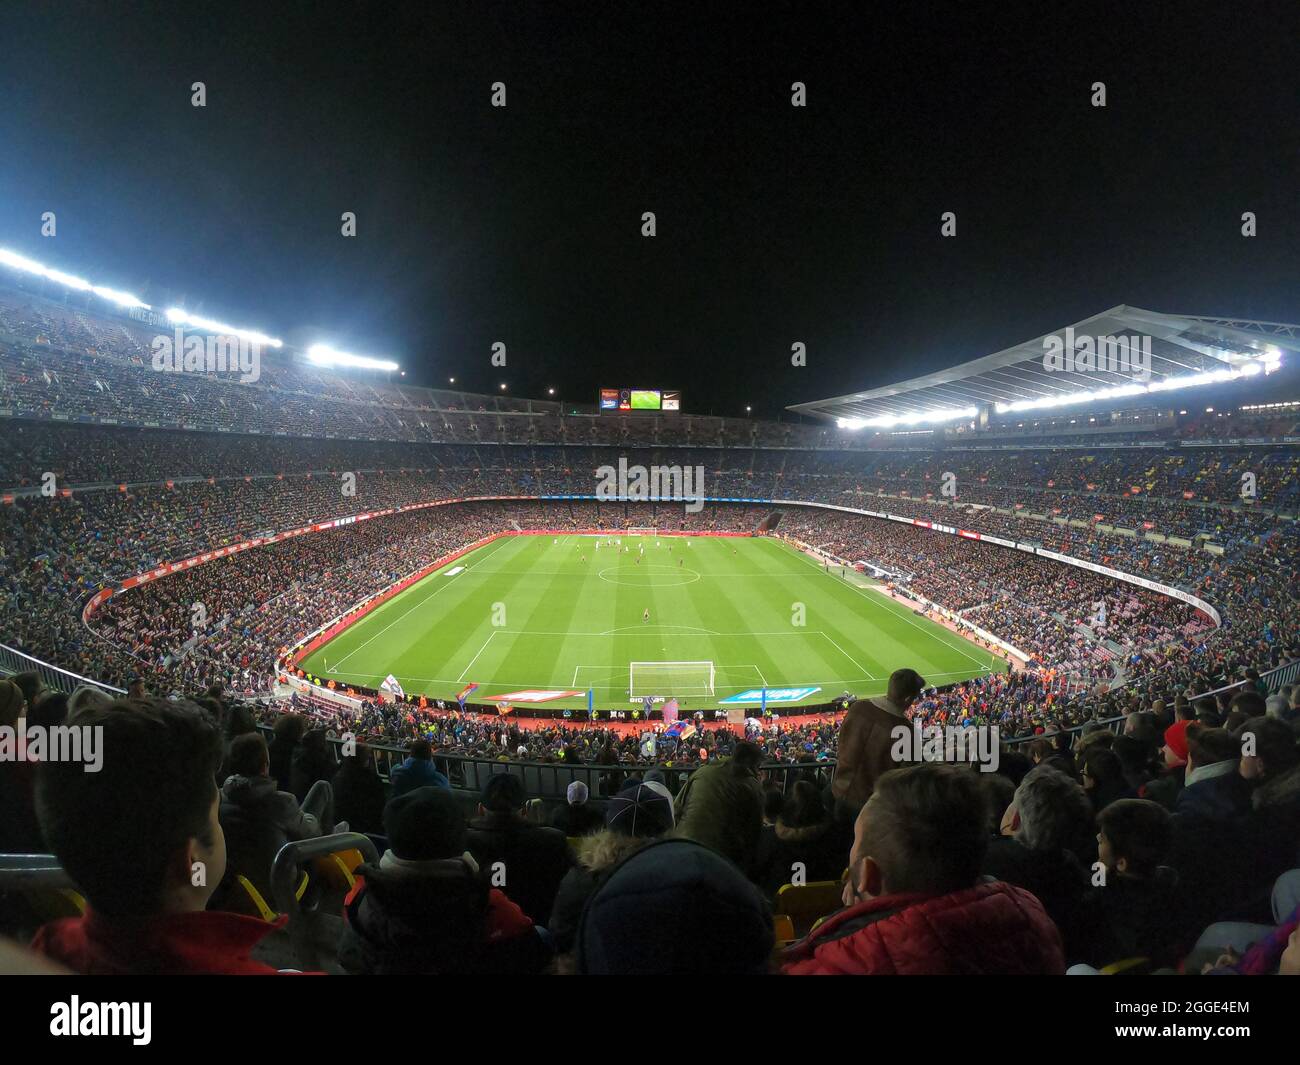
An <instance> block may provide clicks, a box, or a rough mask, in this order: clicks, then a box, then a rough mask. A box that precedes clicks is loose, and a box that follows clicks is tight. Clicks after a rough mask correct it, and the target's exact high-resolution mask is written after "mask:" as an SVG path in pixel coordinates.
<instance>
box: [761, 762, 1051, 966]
mask: <svg viewBox="0 0 1300 1065" xmlns="http://www.w3.org/2000/svg"><path fill="white" fill-rule="evenodd" d="M1034 772H1037V773H1043V772H1051V770H1042V769H1038V770H1035V771H1034ZM1032 775H1033V774H1032V773H1031V774H1030V776H1032ZM1025 779H1026V780H1029V777H1026V778H1025ZM1022 786H1023V785H1022ZM984 795H985V792H984V789H983V788H982V787H981V785H980V783H979V780H978V778H977V776H976V774H974V773H972V772H970V771H969V770H968V769H964V768H959V767H957V766H950V765H940V764H934V763H923V764H921V765H915V766H909V767H907V768H903V769H898V770H895V771H893V772H890V773H886V774H884V775H883V776H881V777H880V779H879V780H878V781H877V782H876V784H875V787H874V789H873V792H872V796H871V799H870V800H869V801H868V802H867V804H866V806H864V807H863V809H862V812H861V813H860V814H859V815H858V818H857V821H856V822H855V824H854V838H853V849H852V850H851V851H850V853H849V879H848V882H847V884H846V885H845V898H844V902H845V906H844V909H842V910H840V911H838V912H837V913H835V914H833V915H832V916H830V917H828V918H826V920H824V921H823V922H822V923H821V924H820V925H819V926H818V927H817V928H816V929H815V930H814V931H813V932H812V933H810V934H809V935H808V936H807V937H806V938H805V939H803V940H802V941H800V942H799V943H796V944H795V945H794V946H792V947H790V948H789V949H788V950H787V952H786V954H785V958H784V964H783V967H782V971H783V972H785V973H789V974H793V975H796V976H804V975H816V974H857V975H886V974H894V973H899V974H936V975H937V974H964V975H975V974H990V975H992V974H1039V975H1043V974H1049V973H1052V974H1055V973H1061V972H1064V971H1065V959H1064V955H1063V953H1062V950H1061V937H1060V934H1059V933H1058V932H1057V930H1056V928H1055V927H1054V926H1053V924H1052V922H1051V920H1050V918H1049V917H1048V916H1047V914H1046V912H1045V911H1044V909H1043V907H1042V904H1041V903H1039V901H1038V900H1037V899H1036V898H1034V896H1033V895H1031V894H1030V893H1029V892H1028V891H1025V890H1024V889H1022V888H1019V887H1016V886H1014V885H1012V884H1006V883H999V882H989V881H985V880H983V879H981V877H980V866H981V865H982V864H983V861H984V856H985V853H986V851H987V849H988V822H989V814H988V810H987V809H986V807H985V804H984Z"/></svg>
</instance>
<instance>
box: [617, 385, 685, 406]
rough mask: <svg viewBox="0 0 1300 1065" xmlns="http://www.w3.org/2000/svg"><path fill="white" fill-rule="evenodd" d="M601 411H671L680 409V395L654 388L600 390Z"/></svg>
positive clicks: (675, 392)
mask: <svg viewBox="0 0 1300 1065" xmlns="http://www.w3.org/2000/svg"><path fill="white" fill-rule="evenodd" d="M600 409H601V410H624V411H632V410H673V411H679V410H681V409H682V394H681V393H680V392H678V391H675V390H673V391H660V390H659V389H656V388H602V389H601V390H600Z"/></svg>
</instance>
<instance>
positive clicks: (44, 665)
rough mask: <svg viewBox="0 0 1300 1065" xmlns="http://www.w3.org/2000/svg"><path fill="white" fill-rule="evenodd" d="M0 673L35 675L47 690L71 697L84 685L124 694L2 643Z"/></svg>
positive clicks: (0, 644)
mask: <svg viewBox="0 0 1300 1065" xmlns="http://www.w3.org/2000/svg"><path fill="white" fill-rule="evenodd" d="M0 673H7V674H10V675H12V674H14V673H35V674H37V675H38V676H39V677H40V678H41V682H42V683H43V684H44V685H45V686H46V687H47V688H53V689H54V690H55V691H61V692H64V693H66V694H68V695H71V694H72V693H73V692H74V691H76V690H77V689H78V688H79V687H81V686H82V685H85V684H88V685H90V686H91V687H92V688H98V689H99V690H100V691H102V692H108V693H110V694H112V695H125V694H126V689H125V688H115V687H113V685H111V684H105V683H104V682H103V681H98V680H92V679H91V678H90V677H83V676H81V674H79V673H71V672H69V671H68V670H66V669H60V668H59V667H58V666H52V665H50V663H48V662H42V661H41V660H40V659H39V658H33V657H32V656H31V655H29V654H24V653H23V652H22V651H19V650H18V649H17V648H15V647H9V646H8V645H6V644H3V643H0Z"/></svg>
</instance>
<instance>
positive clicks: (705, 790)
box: [673, 740, 763, 872]
mask: <svg viewBox="0 0 1300 1065" xmlns="http://www.w3.org/2000/svg"><path fill="white" fill-rule="evenodd" d="M762 760H763V751H762V748H761V747H758V746H757V745H756V744H753V743H749V742H747V741H744V740H742V741H740V742H739V743H737V744H736V747H735V753H734V754H732V755H731V757H730V758H721V759H719V760H717V761H710V762H709V764H707V765H704V766H701V767H700V768H699V769H697V770H695V772H693V773H692V774H691V775H690V776H689V777H688V778H687V780H686V783H685V784H684V785H682V790H681V791H679V792H678V793H677V798H676V799H675V800H674V802H673V811H674V814H675V815H676V819H677V828H676V830H675V833H674V834H675V835H677V836H680V837H682V838H684V839H693V840H695V842H696V843H703V844H704V845H705V846H706V847H712V848H713V849H714V850H715V851H717V852H718V853H719V854H722V855H724V856H725V857H727V858H730V859H731V860H732V861H733V862H735V863H736V865H737V866H738V867H739V868H740V869H741V870H742V871H744V872H749V871H750V870H751V869H752V868H753V865H754V862H755V860H756V858H757V856H758V841H759V834H760V833H761V832H762V830H763V785H762V784H760V783H759V780H758V767H759V765H760V764H761V763H762Z"/></svg>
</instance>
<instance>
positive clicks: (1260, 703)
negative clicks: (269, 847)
mask: <svg viewBox="0 0 1300 1065" xmlns="http://www.w3.org/2000/svg"><path fill="white" fill-rule="evenodd" d="M1228 710H1229V711H1232V710H1240V711H1241V712H1242V713H1244V714H1245V715H1246V716H1247V717H1263V716H1264V715H1265V714H1266V713H1268V701H1267V700H1266V699H1265V698H1264V697H1263V696H1262V695H1260V694H1259V692H1257V691H1255V690H1254V689H1253V688H1248V689H1246V690H1244V691H1239V692H1238V693H1237V694H1236V695H1234V696H1233V697H1232V702H1230V703H1229V704H1228Z"/></svg>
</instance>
